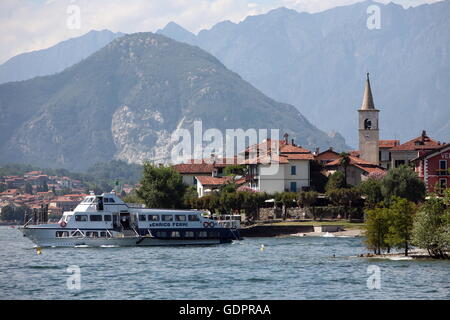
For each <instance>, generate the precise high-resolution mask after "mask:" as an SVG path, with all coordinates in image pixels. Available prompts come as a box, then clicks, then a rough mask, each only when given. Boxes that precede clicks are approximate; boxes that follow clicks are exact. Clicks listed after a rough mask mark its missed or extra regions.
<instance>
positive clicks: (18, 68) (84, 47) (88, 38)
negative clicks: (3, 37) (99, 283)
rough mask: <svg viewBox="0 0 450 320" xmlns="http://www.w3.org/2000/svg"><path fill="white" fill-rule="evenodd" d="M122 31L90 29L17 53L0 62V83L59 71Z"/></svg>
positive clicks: (95, 49)
mask: <svg viewBox="0 0 450 320" xmlns="http://www.w3.org/2000/svg"><path fill="white" fill-rule="evenodd" d="M122 35H123V33H120V32H118V33H113V32H111V31H109V30H102V31H95V30H92V31H90V32H88V33H86V34H85V35H82V36H80V37H77V38H72V39H69V40H66V41H63V42H60V43H58V44H57V45H55V46H52V47H50V48H47V49H43V50H38V51H32V52H27V53H23V54H20V55H17V56H15V57H13V58H11V59H9V60H8V61H6V62H5V63H3V64H2V65H0V83H5V82H10V81H20V80H27V79H31V78H34V77H36V76H44V75H49V74H54V73H57V72H60V71H63V70H64V69H66V68H67V67H70V66H72V65H74V64H75V63H78V62H80V61H81V60H83V59H84V58H86V57H88V56H89V55H91V54H92V53H94V52H95V51H97V50H99V49H100V48H102V47H104V46H105V45H107V44H108V43H109V42H111V41H112V40H114V39H115V38H117V37H120V36H122Z"/></svg>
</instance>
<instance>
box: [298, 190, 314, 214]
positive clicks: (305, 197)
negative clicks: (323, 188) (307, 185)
mask: <svg viewBox="0 0 450 320" xmlns="http://www.w3.org/2000/svg"><path fill="white" fill-rule="evenodd" d="M318 198H319V193H318V192H316V191H302V192H300V193H299V194H298V202H299V203H300V204H301V205H302V206H304V207H306V208H308V209H310V210H311V213H312V216H313V219H314V220H316V212H315V210H314V209H315V204H316V203H317V199H318Z"/></svg>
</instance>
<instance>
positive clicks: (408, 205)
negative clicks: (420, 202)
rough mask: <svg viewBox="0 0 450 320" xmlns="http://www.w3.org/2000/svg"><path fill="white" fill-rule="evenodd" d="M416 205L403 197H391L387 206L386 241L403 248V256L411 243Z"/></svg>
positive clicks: (406, 253) (392, 245)
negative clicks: (388, 206) (387, 226)
mask: <svg viewBox="0 0 450 320" xmlns="http://www.w3.org/2000/svg"><path fill="white" fill-rule="evenodd" d="M416 209H417V208H416V205H415V204H414V202H411V201H409V200H407V199H404V198H398V197H395V198H393V202H392V204H391V206H390V208H389V217H390V221H389V233H388V236H387V242H388V243H389V244H390V246H391V247H397V248H402V249H404V252H405V256H407V255H408V251H409V248H410V244H411V238H412V229H413V221H414V215H415V213H416Z"/></svg>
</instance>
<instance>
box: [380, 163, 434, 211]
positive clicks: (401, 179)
mask: <svg viewBox="0 0 450 320" xmlns="http://www.w3.org/2000/svg"><path fill="white" fill-rule="evenodd" d="M381 192H382V194H383V197H384V198H385V199H387V200H388V201H391V200H392V199H393V198H394V197H400V198H404V199H408V200H409V201H412V202H415V203H418V202H421V201H423V200H424V199H425V194H426V188H425V184H424V183H423V181H422V180H421V179H420V178H419V177H418V176H417V174H416V173H415V172H414V171H413V169H412V168H410V167H408V166H406V165H402V166H400V167H398V168H393V169H391V170H389V172H388V174H387V175H386V176H385V177H384V178H383V180H382V184H381Z"/></svg>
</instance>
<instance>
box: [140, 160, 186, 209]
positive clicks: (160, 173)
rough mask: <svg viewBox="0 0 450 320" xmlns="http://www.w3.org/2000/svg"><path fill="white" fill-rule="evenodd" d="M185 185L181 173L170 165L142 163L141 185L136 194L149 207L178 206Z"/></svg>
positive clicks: (181, 204)
mask: <svg viewBox="0 0 450 320" xmlns="http://www.w3.org/2000/svg"><path fill="white" fill-rule="evenodd" d="M185 191H186V185H185V184H183V180H182V177H181V175H180V174H179V173H178V172H177V171H175V170H174V169H173V168H172V167H164V166H161V167H157V166H154V165H152V164H150V163H148V162H147V163H145V164H144V171H143V177H142V180H141V186H140V187H139V189H137V190H136V194H137V195H138V196H139V197H140V198H141V199H142V200H143V201H144V203H145V204H146V206H147V207H149V208H180V207H182V206H183V198H184V194H185Z"/></svg>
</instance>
